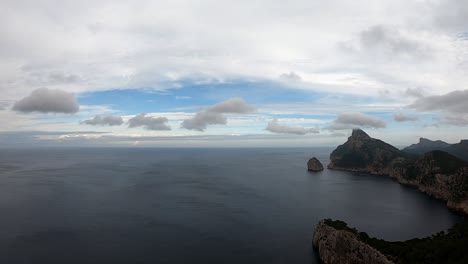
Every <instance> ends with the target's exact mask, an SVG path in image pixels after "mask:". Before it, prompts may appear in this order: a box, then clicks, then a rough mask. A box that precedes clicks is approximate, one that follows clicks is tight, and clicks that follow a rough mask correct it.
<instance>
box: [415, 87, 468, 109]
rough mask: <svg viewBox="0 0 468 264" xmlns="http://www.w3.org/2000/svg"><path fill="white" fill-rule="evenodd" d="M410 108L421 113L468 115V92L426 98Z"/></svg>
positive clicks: (418, 100)
mask: <svg viewBox="0 0 468 264" xmlns="http://www.w3.org/2000/svg"><path fill="white" fill-rule="evenodd" d="M408 107H409V108H412V109H415V110H417V111H421V112H432V111H443V112H449V113H454V114H456V113H458V114H463V113H468V90H463V91H453V92H450V93H448V94H444V95H433V96H426V97H423V98H420V99H417V100H416V101H415V102H414V103H412V104H410V105H409V106H408Z"/></svg>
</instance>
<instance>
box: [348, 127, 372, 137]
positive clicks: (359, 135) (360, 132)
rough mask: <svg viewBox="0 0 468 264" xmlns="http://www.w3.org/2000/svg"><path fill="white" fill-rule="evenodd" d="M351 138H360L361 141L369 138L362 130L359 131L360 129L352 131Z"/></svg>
mask: <svg viewBox="0 0 468 264" xmlns="http://www.w3.org/2000/svg"><path fill="white" fill-rule="evenodd" d="M351 137H353V138H361V139H367V138H370V137H369V135H367V133H366V132H364V130H362V129H360V128H355V129H353V133H352V134H351Z"/></svg>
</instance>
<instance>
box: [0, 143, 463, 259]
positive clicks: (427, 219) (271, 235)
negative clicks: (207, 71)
mask: <svg viewBox="0 0 468 264" xmlns="http://www.w3.org/2000/svg"><path fill="white" fill-rule="evenodd" d="M331 151H332V149H331V148H231V149H217V148H213V149H195V148H191V149H181V148H176V149H162V148H31V149H2V150H0V263H8V264H15V263H28V264H29V263H47V264H59V263H60V264H64V263H80V264H83V263H96V264H97V263H99V264H104V263H131V264H138V263H141V264H143V263H145V264H146V263H205V264H207V263H236V264H239V263H257V264H262V263H268V264H272V263H301V264H305V263H319V259H318V256H317V253H316V252H315V251H314V249H313V248H312V236H313V233H314V228H315V226H316V224H317V223H318V221H319V220H320V219H323V218H332V219H340V220H343V221H345V222H347V223H348V224H349V225H350V226H352V227H356V228H357V229H359V231H364V232H367V233H368V234H369V235H370V236H376V237H379V238H382V239H387V240H392V241H396V240H406V239H411V238H422V237H426V236H430V235H431V234H433V233H436V232H439V231H442V230H447V229H448V228H450V227H451V226H452V225H454V224H455V223H457V222H459V221H461V217H460V216H457V215H456V214H454V213H452V212H451V211H449V210H448V209H447V207H446V206H445V204H444V202H442V201H438V200H436V199H433V198H431V197H429V196H427V195H425V194H423V193H421V192H419V191H417V190H416V189H414V188H411V187H407V186H402V185H400V184H398V183H397V182H396V181H394V180H392V179H390V178H388V177H384V176H373V175H368V174H362V173H352V172H344V171H334V170H327V169H325V170H324V171H322V172H318V173H313V172H308V171H307V166H306V163H307V161H308V159H309V158H311V157H313V156H315V157H317V158H318V159H319V160H320V161H321V162H322V163H323V164H324V165H325V166H326V165H327V164H328V162H329V153H330V152H331Z"/></svg>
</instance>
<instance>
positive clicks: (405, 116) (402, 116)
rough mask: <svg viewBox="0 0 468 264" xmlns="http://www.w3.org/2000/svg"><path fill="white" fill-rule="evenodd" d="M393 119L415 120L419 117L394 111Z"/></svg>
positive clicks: (397, 120) (402, 120)
mask: <svg viewBox="0 0 468 264" xmlns="http://www.w3.org/2000/svg"><path fill="white" fill-rule="evenodd" d="M393 120H395V121H396V122H415V121H418V120H419V118H417V117H414V116H407V115H405V114H402V113H396V114H394V115H393Z"/></svg>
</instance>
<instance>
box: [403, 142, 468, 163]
mask: <svg viewBox="0 0 468 264" xmlns="http://www.w3.org/2000/svg"><path fill="white" fill-rule="evenodd" d="M433 150H443V151H446V152H448V153H450V154H452V155H454V156H455V157H458V158H460V159H463V160H465V161H468V140H461V141H460V142H459V143H456V144H449V143H446V142H444V141H441V140H436V141H432V140H429V139H425V138H420V139H419V143H417V144H413V145H411V146H409V147H406V148H403V149H402V151H404V152H407V153H412V154H418V155H422V154H424V153H427V152H430V151H433Z"/></svg>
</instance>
